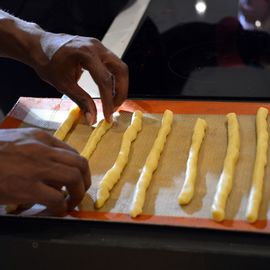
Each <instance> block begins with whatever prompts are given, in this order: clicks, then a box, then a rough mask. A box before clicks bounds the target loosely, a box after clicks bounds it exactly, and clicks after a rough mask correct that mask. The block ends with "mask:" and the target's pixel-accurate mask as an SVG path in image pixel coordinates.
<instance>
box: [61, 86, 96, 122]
mask: <svg viewBox="0 0 270 270" xmlns="http://www.w3.org/2000/svg"><path fill="white" fill-rule="evenodd" d="M65 93H66V95H68V96H69V97H70V98H71V99H72V100H73V101H74V102H76V103H77V104H78V105H79V107H80V108H81V109H82V110H83V112H84V113H85V117H86V120H87V122H88V123H89V124H90V125H93V124H94V123H96V121H97V108H96V105H95V102H94V101H93V99H92V98H91V97H90V96H89V95H88V93H86V92H85V91H84V90H83V89H82V88H81V87H80V86H79V85H78V84H77V82H74V83H73V84H72V85H69V89H68V91H65Z"/></svg>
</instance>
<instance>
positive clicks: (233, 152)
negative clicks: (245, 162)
mask: <svg viewBox="0 0 270 270" xmlns="http://www.w3.org/2000/svg"><path fill="white" fill-rule="evenodd" d="M227 121H228V147H227V153H226V156H225V160H224V165H223V170H222V173H221V175H220V177H219V181H218V184H217V189H216V193H215V196H214V201H213V204H212V207H211V213H212V218H213V219H214V220H215V221H219V222H220V221H223V220H224V218H225V208H226V202H227V199H228V197H229V195H230V192H231V190H232V186H233V178H234V172H235V167H236V164H237V161H238V158H239V152H240V130H239V123H238V120H237V116H236V114H235V113H229V114H227Z"/></svg>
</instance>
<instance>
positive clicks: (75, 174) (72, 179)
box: [69, 168, 82, 185]
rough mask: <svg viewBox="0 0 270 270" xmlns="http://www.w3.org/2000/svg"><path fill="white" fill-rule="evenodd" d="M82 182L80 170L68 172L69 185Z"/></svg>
mask: <svg viewBox="0 0 270 270" xmlns="http://www.w3.org/2000/svg"><path fill="white" fill-rule="evenodd" d="M81 180H82V176H81V173H80V170H79V169H77V168H73V169H71V170H70V172H69V183H70V184H74V185H76V184H78V183H79V182H80V181H81Z"/></svg>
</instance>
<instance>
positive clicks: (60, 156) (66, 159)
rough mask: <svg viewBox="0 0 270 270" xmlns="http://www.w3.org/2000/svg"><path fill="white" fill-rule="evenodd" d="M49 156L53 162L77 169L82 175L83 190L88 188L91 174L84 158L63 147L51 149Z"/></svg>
mask: <svg viewBox="0 0 270 270" xmlns="http://www.w3.org/2000/svg"><path fill="white" fill-rule="evenodd" d="M49 156H50V159H51V160H53V161H55V162H58V163H61V164H65V165H67V166H70V167H74V168H77V169H79V170H80V173H81V175H82V177H83V181H84V186H85V191H86V190H88V188H89V187H90V185H91V175H90V170H89V165H88V161H87V160H86V159H85V158H83V157H81V156H79V155H77V154H75V153H72V152H69V151H66V150H64V149H53V151H50V153H49Z"/></svg>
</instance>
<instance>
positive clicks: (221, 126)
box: [0, 98, 270, 233]
mask: <svg viewBox="0 0 270 270" xmlns="http://www.w3.org/2000/svg"><path fill="white" fill-rule="evenodd" d="M96 104H97V107H98V111H99V115H100V116H101V115H102V113H101V106H100V101H99V100H96ZM70 106H71V102H70V101H69V100H60V99H37V98H21V99H20V100H19V101H18V103H17V104H16V106H15V107H14V108H13V110H12V111H11V112H10V114H9V115H8V116H7V118H6V119H5V121H4V122H3V123H2V125H1V127H2V128H11V127H14V128H16V127H24V126H37V127H41V128H44V129H46V130H49V131H51V132H53V131H54V130H55V129H56V128H57V126H58V125H59V123H60V122H61V121H62V120H63V119H64V117H65V116H66V114H67V112H68V110H69V108H70ZM261 106H263V107H266V108H270V104H268V103H247V102H212V101H211V102H210V101H207V102H206V101H164V100H162V101H161V100H159V101H158V100H128V101H126V102H125V103H124V104H123V105H122V106H121V108H120V112H119V114H118V115H116V116H115V124H114V126H113V128H112V129H110V130H109V131H108V132H107V133H106V134H105V135H104V137H103V138H102V140H101V141H100V143H99V144H98V146H97V149H96V151H95V152H94V154H93V155H92V157H91V158H90V160H89V166H90V168H91V174H92V186H91V188H90V189H89V191H88V192H87V195H86V197H85V199H84V201H83V203H82V204H81V205H80V207H79V209H76V210H75V211H73V212H71V213H69V216H68V217H67V218H78V219H85V220H100V221H109V222H126V223H146V224H158V225H171V226H187V227H199V228H212V229H222V230H237V231H249V232H261V233H270V224H269V218H270V207H269V199H270V180H269V176H270V166H269V165H267V167H266V175H265V179H264V193H263V201H262V204H261V208H260V214H259V220H258V221H257V222H256V223H254V224H249V223H247V222H246V221H245V210H246V204H247V199H248V195H249V189H250V184H251V176H252V170H253V164H254V160H255V152H256V132H255V115H256V111H257V109H258V108H259V107H261ZM136 109H139V110H141V111H143V112H144V118H143V128H142V131H141V132H140V133H139V134H138V137H137V139H136V141H135V142H134V143H133V144H132V147H131V153H130V158H129V162H128V164H127V166H126V168H125V170H124V171H123V174H122V175H121V178H120V180H119V182H118V183H117V185H116V186H115V187H114V188H113V190H112V191H111V197H110V198H109V200H108V201H107V202H106V204H105V206H104V207H103V208H101V209H99V210H96V209H95V208H94V207H93V201H94V200H95V196H96V190H97V186H98V183H99V181H100V180H101V179H102V177H103V175H104V174H105V173H106V171H107V170H108V169H109V168H110V167H111V166H112V165H113V163H114V161H115V158H116V156H117V154H118V151H119V147H120V144H121V138H122V135H123V133H124V131H125V129H126V128H127V126H128V125H129V122H130V119H131V113H132V112H133V111H134V110H136ZM165 109H170V110H172V111H173V112H174V122H173V126H172V131H171V133H170V134H169V136H168V138H167V143H166V145H165V148H164V151H163V153H162V155H161V158H160V162H159V166H158V169H157V170H156V171H155V173H154V175H153V178H152V181H151V184H150V186H149V189H148V191H147V197H146V201H145V206H144V209H143V214H142V215H141V216H139V217H137V218H135V219H133V218H131V217H130V216H129V215H128V211H129V206H130V203H131V200H132V196H133V192H134V188H135V185H136V182H137V180H138V177H139V174H140V171H141V169H142V167H143V165H144V162H145V159H146V157H147V154H148V153H149V150H150V149H151V147H152V144H153V141H154V139H155V137H156V135H157V132H158V129H159V127H160V121H161V118H162V113H163V112H164V110H165ZM229 112H235V113H237V116H238V120H239V124H240V132H241V150H240V157H239V161H238V164H237V168H236V172H235V179H234V184H233V189H232V192H231V194H230V197H229V199H228V202H227V208H226V220H225V221H224V222H221V223H217V222H214V221H212V220H211V219H210V207H211V204H212V201H213V197H214V193H215V190H216V185H217V183H218V179H219V175H220V173H221V170H222V167H223V161H224V157H225V154H226V148H227V128H226V114H227V113H229ZM198 117H201V118H204V119H205V120H206V121H207V123H208V128H207V131H206V136H205V139H204V141H203V144H202V148H201V151H200V156H199V161H198V175H197V181H196V191H195V194H194V198H193V200H192V201H191V203H190V204H189V205H187V206H185V207H181V206H179V205H178V203H177V196H178V194H179V192H180V190H181V187H182V185H183V181H184V176H185V168H186V160H187V156H188V151H189V147H190V143H191V136H192V132H193V127H194V124H195V122H196V119H197V118H198ZM92 131H93V128H92V127H89V126H87V125H86V124H85V123H84V121H83V119H81V121H80V122H79V123H78V124H77V125H76V126H75V127H74V128H73V129H72V130H71V132H70V134H69V135H68V136H67V138H66V142H67V143H69V144H70V145H72V146H73V147H75V148H76V149H77V150H78V151H80V150H81V149H82V148H83V146H84V145H85V143H86V141H87V138H88V137H89V135H90V134H91V132H92ZM268 152H269V153H268V156H269V155H270V151H268ZM269 160H270V158H269ZM38 211H40V208H39V206H34V207H33V208H32V209H31V210H28V211H26V212H25V213H22V215H33V214H36V213H38ZM0 213H1V214H5V212H4V210H3V208H2V210H0Z"/></svg>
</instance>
